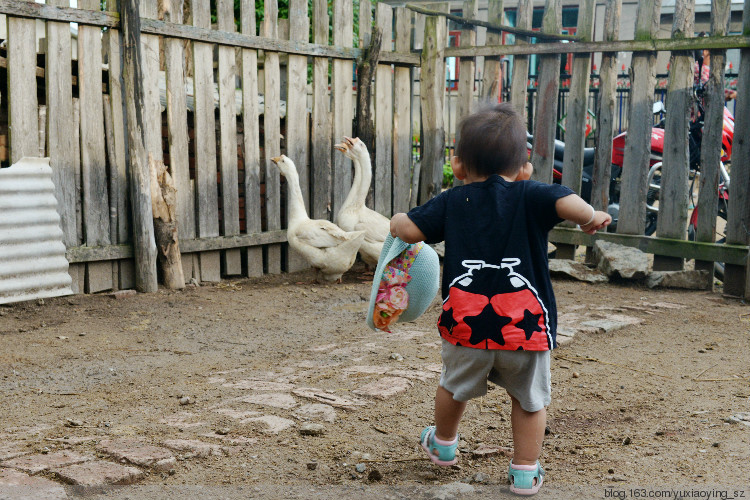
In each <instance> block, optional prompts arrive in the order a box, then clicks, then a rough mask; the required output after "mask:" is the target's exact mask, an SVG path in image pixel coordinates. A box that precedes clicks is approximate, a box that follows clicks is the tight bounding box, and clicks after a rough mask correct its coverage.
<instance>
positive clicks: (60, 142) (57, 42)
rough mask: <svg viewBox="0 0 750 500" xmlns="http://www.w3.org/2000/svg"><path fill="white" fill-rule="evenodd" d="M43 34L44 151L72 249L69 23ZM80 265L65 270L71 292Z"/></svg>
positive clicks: (79, 286)
mask: <svg viewBox="0 0 750 500" xmlns="http://www.w3.org/2000/svg"><path fill="white" fill-rule="evenodd" d="M49 3H50V4H52V5H62V4H67V3H68V2H67V0H49ZM46 35H47V54H46V60H45V62H46V68H45V86H46V91H47V96H46V97H47V134H46V135H47V144H48V146H47V153H48V154H49V157H50V162H49V165H50V167H51V168H52V181H53V182H54V184H55V197H56V198H57V211H58V213H59V214H60V224H61V227H62V231H63V242H64V243H65V246H66V247H68V248H71V247H74V246H77V245H78V244H79V241H78V235H77V231H76V184H75V182H76V173H75V165H76V162H75V158H74V157H73V156H74V153H75V150H74V148H73V134H71V133H70V121H71V120H70V118H71V116H73V84H72V80H71V73H72V60H71V54H72V52H71V41H70V24H68V23H53V22H48V23H47V33H46ZM11 88H12V87H11ZM80 267H81V266H71V268H69V271H68V273H69V274H70V276H71V278H72V280H73V281H72V283H71V289H72V290H73V293H81V292H83V283H80V282H79V280H78V277H79V272H80V269H79V268H80Z"/></svg>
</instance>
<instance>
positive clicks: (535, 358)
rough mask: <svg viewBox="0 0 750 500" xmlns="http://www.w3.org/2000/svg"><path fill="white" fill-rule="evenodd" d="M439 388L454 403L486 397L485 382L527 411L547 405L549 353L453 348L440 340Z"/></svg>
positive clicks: (548, 401)
mask: <svg viewBox="0 0 750 500" xmlns="http://www.w3.org/2000/svg"><path fill="white" fill-rule="evenodd" d="M441 355H442V357H443V373H442V374H441V375H440V385H441V387H443V388H444V389H446V390H447V391H448V392H451V393H452V394H453V399H455V400H456V401H468V400H470V399H472V398H477V397H480V396H484V395H485V394H487V381H488V380H489V381H491V382H494V383H495V384H497V385H499V386H500V387H503V388H504V389H505V390H506V391H508V394H510V395H511V396H513V397H514V398H516V399H517V400H518V401H519V402H520V403H521V408H523V409H524V410H526V411H529V412H535V411H539V410H541V409H542V408H544V407H545V406H548V405H549V403H550V393H551V392H552V387H551V385H550V369H549V358H550V351H504V350H501V349H475V348H473V347H463V346H455V345H453V344H451V343H450V342H448V341H446V340H445V339H443V350H442V351H441Z"/></svg>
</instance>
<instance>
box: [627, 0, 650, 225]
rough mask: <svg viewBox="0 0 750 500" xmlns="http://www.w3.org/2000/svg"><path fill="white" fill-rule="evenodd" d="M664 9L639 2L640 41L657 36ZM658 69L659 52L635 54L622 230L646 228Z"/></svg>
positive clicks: (637, 33) (632, 68) (637, 34)
mask: <svg viewBox="0 0 750 500" xmlns="http://www.w3.org/2000/svg"><path fill="white" fill-rule="evenodd" d="M660 8H661V0H645V1H642V2H638V13H637V15H636V27H635V39H636V40H650V39H654V38H656V34H657V32H658V29H659V14H660V10H661V9H660ZM655 71H656V53H655V52H635V53H633V61H632V63H631V72H630V81H631V87H630V108H629V109H628V140H627V142H626V143H625V159H624V160H623V166H622V176H621V179H622V187H621V190H620V217H619V220H618V221H617V232H618V233H623V234H643V232H644V231H645V229H646V189H647V186H646V178H647V176H648V169H649V158H650V155H651V126H652V122H653V114H652V105H653V103H654V85H655V79H656V73H655Z"/></svg>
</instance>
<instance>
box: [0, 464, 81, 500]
mask: <svg viewBox="0 0 750 500" xmlns="http://www.w3.org/2000/svg"><path fill="white" fill-rule="evenodd" d="M0 498H33V499H34V500H58V499H63V498H68V496H67V494H66V493H65V489H64V488H63V487H62V486H61V485H59V484H57V483H56V482H54V481H50V480H49V479H46V478H43V477H38V476H29V475H28V474H25V473H23V472H20V471H17V470H14V469H0Z"/></svg>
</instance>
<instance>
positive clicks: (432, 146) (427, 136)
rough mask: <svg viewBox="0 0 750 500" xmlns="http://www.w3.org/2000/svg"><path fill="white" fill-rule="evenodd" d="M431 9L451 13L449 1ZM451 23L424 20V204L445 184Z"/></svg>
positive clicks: (431, 18)
mask: <svg viewBox="0 0 750 500" xmlns="http://www.w3.org/2000/svg"><path fill="white" fill-rule="evenodd" d="M427 8H430V9H433V10H439V11H441V12H448V8H449V6H448V4H447V3H441V4H431V5H429V6H428V7H427ZM447 37H448V26H447V23H446V22H445V19H444V18H442V17H438V16H429V17H427V19H426V20H425V23H424V41H423V44H424V46H423V48H422V57H421V68H422V79H421V82H420V102H421V105H422V170H421V172H420V176H421V178H420V183H419V204H420V205H424V204H425V203H426V202H427V201H429V200H430V199H431V198H432V197H434V196H436V195H437V194H438V193H440V189H441V188H442V186H443V162H444V161H445V131H444V130H443V102H444V101H445V43H446V41H447Z"/></svg>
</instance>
